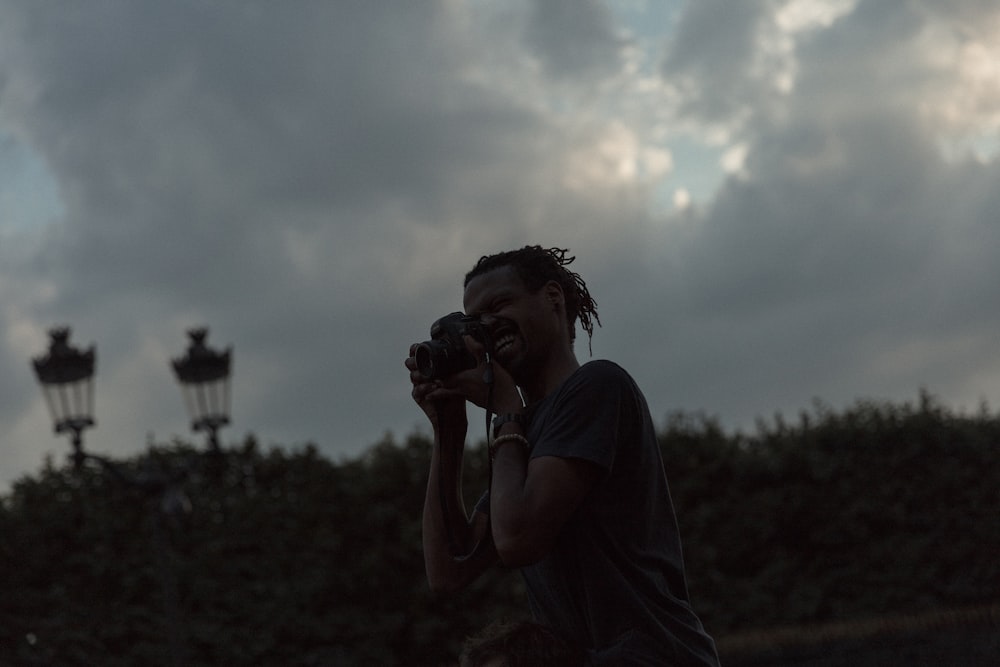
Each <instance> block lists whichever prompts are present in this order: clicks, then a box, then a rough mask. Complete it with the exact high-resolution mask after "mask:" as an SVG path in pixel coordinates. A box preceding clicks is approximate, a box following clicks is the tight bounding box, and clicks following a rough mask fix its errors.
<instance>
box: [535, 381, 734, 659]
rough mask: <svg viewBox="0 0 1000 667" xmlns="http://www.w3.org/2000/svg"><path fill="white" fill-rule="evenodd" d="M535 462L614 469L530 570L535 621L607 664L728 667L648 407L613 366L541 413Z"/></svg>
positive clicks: (561, 394) (561, 393)
mask: <svg viewBox="0 0 1000 667" xmlns="http://www.w3.org/2000/svg"><path fill="white" fill-rule="evenodd" d="M527 437H528V440H529V441H530V442H532V443H533V449H532V452H531V457H532V458H534V457H539V456H558V457H561V458H577V459H584V460H586V461H590V462H592V463H594V464H595V465H598V466H600V467H601V469H602V470H603V474H602V475H601V476H600V477H599V479H598V481H597V482H596V484H595V487H594V488H593V489H592V490H591V492H590V493H589V494H588V495H587V497H586V498H585V499H584V501H583V503H582V505H581V506H580V507H579V509H578V510H577V511H576V512H575V513H574V515H573V516H572V517H571V518H570V520H569V522H568V523H567V524H566V526H564V528H563V529H562V532H561V533H560V535H559V537H558V539H557V541H556V543H555V546H554V548H553V550H552V551H551V552H550V553H549V554H548V555H547V556H546V557H545V558H544V559H543V560H541V561H539V562H538V563H535V564H534V565H530V566H528V567H525V568H522V574H523V576H524V579H525V582H526V584H527V589H528V596H529V600H530V602H531V608H532V613H533V615H534V616H535V618H536V620H538V621H540V622H542V623H544V624H546V625H548V626H549V627H551V628H552V629H553V630H554V631H555V632H556V633H557V634H559V635H560V636H562V637H563V638H564V639H566V640H568V641H571V642H573V643H575V644H577V645H579V646H583V647H585V648H587V649H588V650H590V651H591V656H592V660H593V664H595V665H602V664H606V665H612V664H614V665H646V664H648V665H698V666H702V667H703V666H704V665H718V657H717V655H716V650H715V644H714V642H713V641H712V639H711V637H709V636H708V635H707V634H706V633H705V631H704V629H703V628H702V624H701V621H700V620H699V619H698V617H697V616H696V615H695V613H694V611H693V610H692V609H691V605H690V604H689V601H688V592H687V584H686V582H685V578H684V561H683V557H682V556H681V543H680V538H679V536H678V531H677V521H676V518H675V516H674V508H673V503H672V501H671V499H670V491H669V489H668V487H667V478H666V475H665V474H664V470H663V462H662V459H661V458H660V450H659V447H658V444H657V440H656V433H655V429H654V427H653V423H652V419H651V417H650V414H649V408H648V406H647V405H646V400H645V398H644V397H643V395H642V393H641V392H640V390H639V388H638V387H637V386H636V384H635V382H634V381H633V380H632V378H631V377H630V376H629V375H628V373H626V372H625V371H624V370H623V369H622V368H621V367H619V366H618V365H616V364H614V363H612V362H609V361H592V362H589V363H587V364H585V365H583V366H581V367H580V368H579V369H578V370H577V371H576V372H575V373H574V374H573V375H571V376H570V377H569V378H567V379H566V381H565V382H563V384H562V385H560V387H559V388H558V389H557V390H556V391H554V392H552V393H551V394H550V395H548V396H547V397H545V398H544V399H543V400H542V401H541V402H539V403H538V404H536V405H535V406H532V407H531V408H529V411H528V427H527Z"/></svg>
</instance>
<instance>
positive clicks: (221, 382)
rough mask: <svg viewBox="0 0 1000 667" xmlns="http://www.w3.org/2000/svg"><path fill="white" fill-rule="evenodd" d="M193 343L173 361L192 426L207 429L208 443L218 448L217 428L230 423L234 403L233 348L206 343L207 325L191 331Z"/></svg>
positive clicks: (200, 429) (212, 448)
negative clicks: (215, 346) (231, 372)
mask: <svg viewBox="0 0 1000 667" xmlns="http://www.w3.org/2000/svg"><path fill="white" fill-rule="evenodd" d="M188 337H189V338H190V339H191V344H190V346H189V347H188V350H187V354H186V355H185V356H184V357H181V358H178V359H174V360H172V362H171V364H172V366H173V367H174V373H175V374H176V375H177V381H178V382H179V383H180V385H181V392H182V393H183V394H184V404H185V406H186V407H187V411H188V414H189V415H190V417H191V428H192V429H193V430H195V431H208V445H209V448H210V450H211V451H212V452H213V453H218V451H219V438H218V431H219V429H220V428H222V427H223V426H226V425H227V424H229V411H230V403H231V394H230V384H229V381H230V369H231V366H232V364H231V362H232V351H233V350H232V347H229V348H226V351H225V352H219V351H217V350H213V349H211V348H210V347H208V345H206V344H205V338H207V337H208V329H207V328H204V327H202V328H198V329H191V330H190V331H188Z"/></svg>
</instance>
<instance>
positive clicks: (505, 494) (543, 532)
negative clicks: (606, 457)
mask: <svg viewBox="0 0 1000 667" xmlns="http://www.w3.org/2000/svg"><path fill="white" fill-rule="evenodd" d="M506 434H511V435H517V436H521V437H522V438H523V437H524V431H523V429H522V428H521V425H520V424H518V423H515V422H510V423H507V424H504V425H503V427H502V429H501V431H500V433H499V435H506ZM526 442H527V441H526V440H525V441H523V442H522V441H521V440H520V439H518V438H512V439H509V440H506V441H504V442H503V444H502V446H500V447H499V448H498V449H497V450H496V451H495V457H494V459H493V484H492V487H491V491H490V500H491V502H490V513H491V515H492V517H493V529H492V530H493V540H494V543H495V545H496V551H497V554H498V555H499V557H500V560H501V561H502V562H503V564H504V565H506V566H508V567H524V566H525V565H531V564H532V563H535V562H537V561H539V560H541V559H542V558H543V557H544V556H545V555H546V554H547V553H548V552H549V551H550V550H551V549H552V546H553V544H554V543H555V540H556V538H557V537H558V535H559V531H560V530H561V529H562V527H563V525H564V524H565V523H566V521H567V520H568V519H569V517H570V516H571V515H572V514H573V512H574V511H576V509H577V507H579V506H580V503H581V502H583V499H584V497H586V495H587V493H589V492H590V489H591V488H593V486H594V483H595V482H596V481H597V479H598V477H599V475H600V473H601V469H600V467H599V466H597V465H596V464H594V463H591V462H589V461H585V460H583V459H575V458H560V457H556V456H538V457H535V458H532V459H530V460H529V458H528V448H527V446H526V444H525V443H526Z"/></svg>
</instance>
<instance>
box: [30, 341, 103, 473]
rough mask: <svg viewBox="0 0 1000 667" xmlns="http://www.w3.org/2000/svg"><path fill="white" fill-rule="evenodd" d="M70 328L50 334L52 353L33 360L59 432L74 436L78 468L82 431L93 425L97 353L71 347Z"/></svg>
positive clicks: (84, 456) (81, 460)
mask: <svg viewBox="0 0 1000 667" xmlns="http://www.w3.org/2000/svg"><path fill="white" fill-rule="evenodd" d="M69 334H70V329H69V327H59V328H55V329H52V330H50V331H49V336H50V338H51V340H50V341H49V352H48V354H46V355H45V356H42V357H37V358H35V359H32V364H33V365H34V367H35V375H37V376H38V382H39V383H40V384H41V385H42V390H43V392H44V394H45V402H46V403H48V406H49V412H51V413H52V422H53V424H54V425H55V432H56V433H65V432H66V431H69V432H71V433H72V441H71V442H72V443H73V463H74V465H76V467H77V468H79V467H80V466H81V465H82V464H83V461H84V459H85V458H86V455H85V454H84V453H83V431H84V429H86V428H88V427H90V426H93V425H94V364H95V361H96V357H97V354H96V351H95V349H94V346H93V345H91V346H90V349H88V350H86V351H81V350H79V349H77V348H75V347H73V346H71V345H70V344H69Z"/></svg>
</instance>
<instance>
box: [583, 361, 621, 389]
mask: <svg viewBox="0 0 1000 667" xmlns="http://www.w3.org/2000/svg"><path fill="white" fill-rule="evenodd" d="M579 375H580V377H581V378H582V379H585V380H586V381H588V382H590V381H598V382H628V383H630V384H631V383H632V376H631V375H629V374H628V371H626V370H625V369H624V368H622V367H621V366H619V365H618V364H616V363H615V362H613V361H609V360H607V359H594V360H593V361H588V362H587V363H585V364H583V365H582V366H580V370H579Z"/></svg>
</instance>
